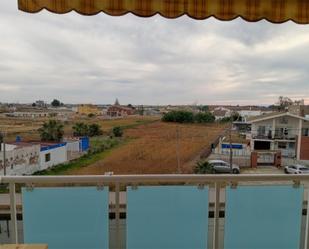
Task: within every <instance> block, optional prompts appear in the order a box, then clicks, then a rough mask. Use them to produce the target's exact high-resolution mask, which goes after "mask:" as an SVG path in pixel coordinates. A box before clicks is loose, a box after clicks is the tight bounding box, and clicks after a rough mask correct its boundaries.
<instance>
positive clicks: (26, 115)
mask: <svg viewBox="0 0 309 249" xmlns="http://www.w3.org/2000/svg"><path fill="white" fill-rule="evenodd" d="M6 116H9V117H17V118H47V117H50V116H53V114H52V113H51V112H47V111H26V112H12V113H6Z"/></svg>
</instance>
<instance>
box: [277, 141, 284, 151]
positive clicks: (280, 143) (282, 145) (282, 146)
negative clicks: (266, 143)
mask: <svg viewBox="0 0 309 249" xmlns="http://www.w3.org/2000/svg"><path fill="white" fill-rule="evenodd" d="M278 149H286V143H285V142H279V143H278Z"/></svg>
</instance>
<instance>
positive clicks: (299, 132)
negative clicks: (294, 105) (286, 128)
mask: <svg viewBox="0 0 309 249" xmlns="http://www.w3.org/2000/svg"><path fill="white" fill-rule="evenodd" d="M302 128H303V120H302V119H299V124H298V137H297V152H296V159H297V160H300V150H301V137H302Z"/></svg>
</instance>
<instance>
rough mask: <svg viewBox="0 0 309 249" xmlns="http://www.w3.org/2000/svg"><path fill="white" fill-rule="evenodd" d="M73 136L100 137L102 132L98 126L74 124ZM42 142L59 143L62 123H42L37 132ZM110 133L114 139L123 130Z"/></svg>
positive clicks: (62, 127) (62, 130)
mask: <svg viewBox="0 0 309 249" xmlns="http://www.w3.org/2000/svg"><path fill="white" fill-rule="evenodd" d="M72 130H73V135H74V136H89V137H94V136H100V135H102V134H103V131H102V129H101V127H100V125H98V124H89V125H88V124H85V123H82V122H80V123H76V124H74V125H73V127H72ZM38 131H39V133H40V137H41V140H42V141H60V140H61V139H62V138H63V135H64V126H63V124H62V122H60V121H57V120H49V121H47V122H44V124H43V126H42V127H41V128H40V129H39V130H38ZM112 133H113V135H114V136H115V137H121V136H122V135H123V130H122V128H121V127H114V128H113V130H112Z"/></svg>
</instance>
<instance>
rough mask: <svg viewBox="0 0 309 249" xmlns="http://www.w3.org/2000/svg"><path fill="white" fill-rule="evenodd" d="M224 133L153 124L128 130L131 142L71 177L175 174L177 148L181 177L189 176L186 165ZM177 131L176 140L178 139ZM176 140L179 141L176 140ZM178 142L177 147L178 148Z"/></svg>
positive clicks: (210, 127)
mask: <svg viewBox="0 0 309 249" xmlns="http://www.w3.org/2000/svg"><path fill="white" fill-rule="evenodd" d="M224 129H225V126H224V125H220V124H212V125H192V124H190V125H176V124H169V123H162V122H156V123H152V124H148V125H142V126H138V127H136V128H132V129H128V130H127V131H126V132H125V136H126V137H127V138H131V139H132V140H131V141H130V142H129V143H127V144H125V145H123V146H121V147H119V148H117V149H115V150H114V151H113V152H112V153H111V154H110V155H109V156H107V157H106V158H105V159H103V160H102V161H98V162H96V163H94V164H93V165H90V166H88V167H84V168H81V169H78V170H75V171H74V172H71V173H73V174H104V173H105V172H108V171H112V172H114V174H168V173H176V172H177V170H178V163H177V162H178V160H177V148H179V149H178V150H179V160H180V167H181V172H182V173H192V165H190V164H189V162H191V161H192V160H194V158H196V157H197V156H198V155H199V154H200V153H201V151H203V150H205V148H206V149H208V148H210V145H211V143H212V142H213V141H214V140H216V138H217V137H218V135H219V134H221V133H222V132H223V130H224ZM177 130H178V134H179V135H178V136H177ZM177 137H178V139H177ZM177 141H178V145H177Z"/></svg>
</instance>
